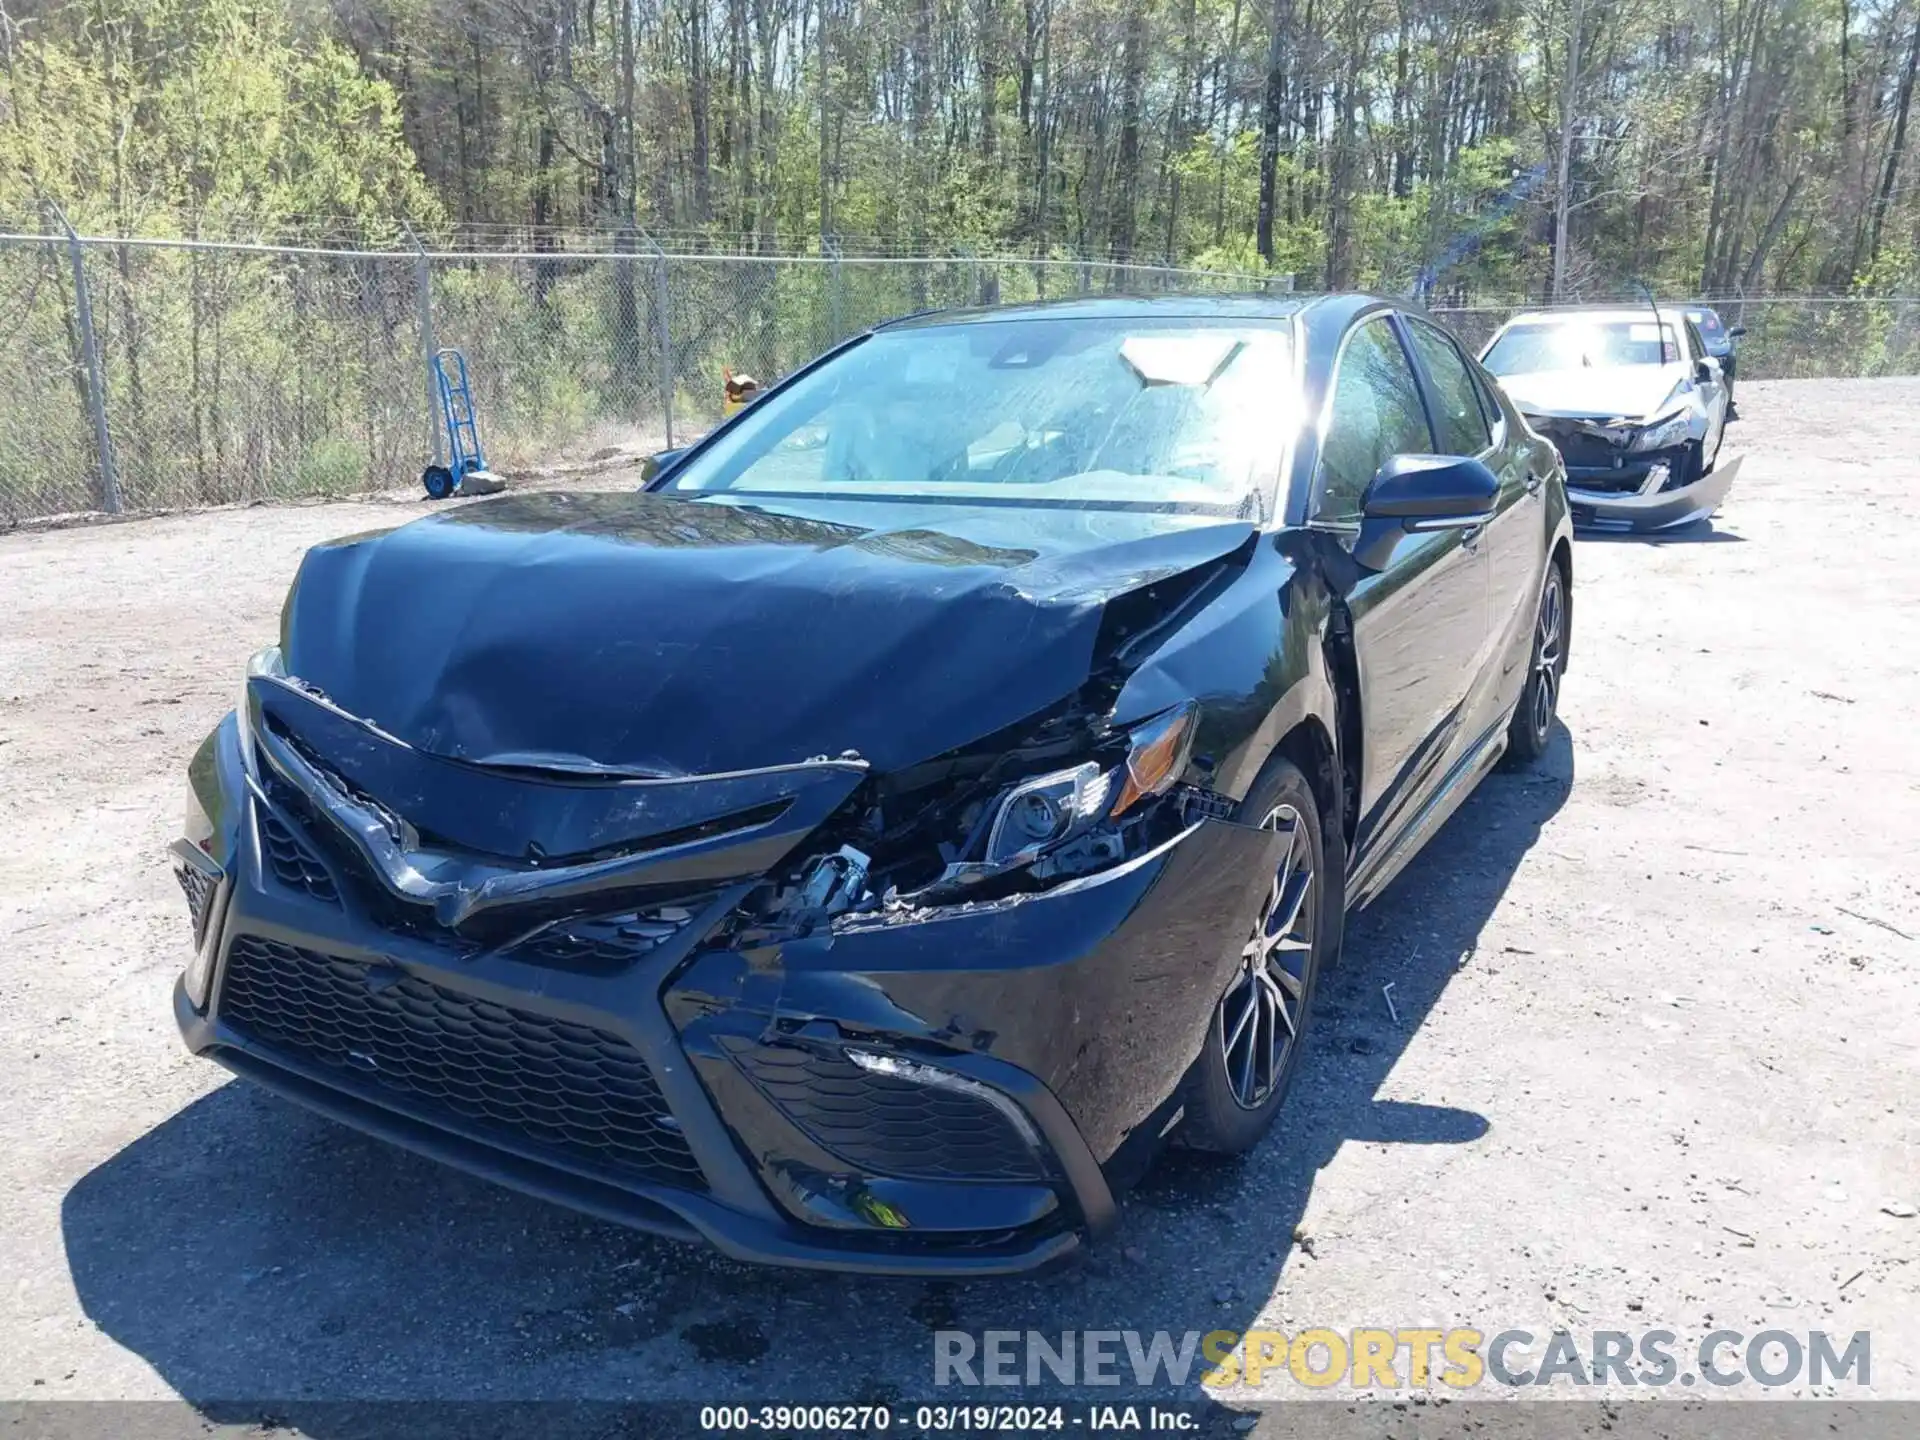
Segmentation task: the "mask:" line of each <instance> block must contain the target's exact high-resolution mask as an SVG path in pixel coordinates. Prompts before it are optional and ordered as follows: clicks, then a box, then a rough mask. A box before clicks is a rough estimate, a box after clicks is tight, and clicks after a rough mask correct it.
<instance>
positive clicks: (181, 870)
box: [173, 865, 213, 948]
mask: <svg viewBox="0 0 1920 1440" xmlns="http://www.w3.org/2000/svg"><path fill="white" fill-rule="evenodd" d="M173 877H174V879H176V880H178V881H179V882H180V889H181V890H182V891H183V892H184V893H185V894H186V897H187V915H188V917H189V918H190V919H191V920H192V921H193V943H194V945H195V947H196V948H197V947H198V946H199V944H200V942H201V941H202V940H204V939H205V938H206V934H207V906H208V904H209V903H210V902H211V901H212V900H213V877H212V876H211V875H209V874H207V872H206V871H204V870H202V869H200V868H199V867H198V866H196V865H176V866H174V868H173Z"/></svg>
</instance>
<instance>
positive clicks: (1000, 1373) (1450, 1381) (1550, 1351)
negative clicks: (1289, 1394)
mask: <svg viewBox="0 0 1920 1440" xmlns="http://www.w3.org/2000/svg"><path fill="white" fill-rule="evenodd" d="M1872 1358H1873V1356H1872V1337H1871V1336H1870V1334H1869V1333H1868V1332H1867V1331H1864V1330H1856V1331H1854V1332H1853V1333H1852V1334H1850V1335H1847V1336H1844V1337H1842V1336H1836V1335H1830V1334H1828V1333H1827V1332H1826V1331H1824V1330H1812V1331H1808V1332H1806V1333H1805V1334H1804V1335H1803V1334H1796V1333H1795V1332H1793V1331H1789V1330H1759V1331H1755V1332H1753V1333H1752V1334H1748V1333H1747V1332H1745V1331H1741V1330H1713V1331H1710V1332H1708V1333H1707V1334H1705V1335H1702V1336H1700V1337H1698V1338H1697V1339H1683V1338H1682V1337H1681V1336H1679V1335H1678V1334H1676V1333H1675V1332H1674V1331H1671V1330H1640V1331H1627V1330H1595V1331H1593V1332H1591V1333H1589V1334H1585V1335H1576V1334H1575V1333H1574V1332H1572V1331H1570V1330H1552V1331H1546V1332H1536V1331H1531V1330H1499V1331H1494V1332H1492V1333H1488V1332H1485V1331H1481V1330H1472V1329H1464V1328H1462V1329H1452V1330H1440V1329H1417V1328H1396V1329H1386V1328H1372V1327H1361V1328H1357V1329H1353V1330H1344V1331H1342V1330H1331V1329H1321V1328H1314V1329H1307V1330H1300V1331H1297V1332H1295V1333H1293V1334H1287V1333H1286V1332H1283V1331H1279V1330H1248V1331H1246V1332H1245V1333H1242V1332H1240V1331H1237V1330H1212V1331H1206V1332H1202V1331H1198V1330H1187V1331H1183V1332H1172V1331H1166V1330H1156V1331H1154V1332H1152V1333H1151V1334H1148V1333H1146V1332H1144V1331H1139V1330H1065V1331H1060V1332H1057V1333H1052V1334H1044V1333H1042V1332H1040V1331H1037V1330H1025V1331H1022V1330H983V1331H980V1332H978V1333H975V1332H972V1331H966V1330H938V1331H935V1332H934V1336H933V1383H934V1384H935V1385H943V1386H944V1385H974V1386H978V1385H1043V1384H1057V1385H1128V1384H1131V1385H1137V1386H1141V1387H1147V1386H1156V1385H1172V1386H1179V1385H1185V1384H1187V1383H1189V1381H1190V1380H1192V1379H1195V1378H1197V1379H1198V1381H1199V1383H1200V1384H1202V1385H1206V1386H1209V1387H1214V1388H1223V1387H1232V1386H1242V1385H1244V1386H1247V1387H1249V1388H1253V1387H1259V1386H1267V1385H1274V1384H1297V1385H1304V1386H1307V1387H1308V1388H1311V1389H1320V1388H1324V1387H1327V1386H1333V1385H1341V1384H1346V1385H1350V1386H1352V1387H1353V1388H1356V1389H1386V1390H1399V1389H1403V1388H1412V1389H1425V1388H1428V1387H1430V1386H1433V1385H1441V1386H1446V1387H1448V1388H1450V1389H1454V1390H1467V1389H1472V1388H1474V1387H1476V1386H1482V1385H1502V1386H1508V1387H1514V1388H1518V1387H1542V1386H1596V1385H1614V1386H1653V1387H1656V1388H1657V1387H1666V1386H1675V1387H1699V1386H1706V1387H1709V1388H1719V1389H1729V1388H1731V1387H1734V1386H1753V1385H1757V1386H1764V1387H1767V1388H1770V1389H1771V1388H1777V1387H1779V1386H1783V1385H1800V1384H1806V1385H1826V1384H1836V1383H1841V1382H1846V1383H1850V1384H1852V1385H1855V1386H1858V1387H1860V1388H1862V1389H1865V1388H1867V1387H1869V1386H1870V1385H1871V1384H1872Z"/></svg>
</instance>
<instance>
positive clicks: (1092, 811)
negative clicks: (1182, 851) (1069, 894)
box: [966, 703, 1198, 874]
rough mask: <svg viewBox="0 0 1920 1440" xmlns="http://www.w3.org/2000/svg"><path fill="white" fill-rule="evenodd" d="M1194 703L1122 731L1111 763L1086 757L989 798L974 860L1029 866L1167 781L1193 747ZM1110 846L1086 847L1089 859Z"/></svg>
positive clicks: (1105, 824)
mask: <svg viewBox="0 0 1920 1440" xmlns="http://www.w3.org/2000/svg"><path fill="white" fill-rule="evenodd" d="M1197 714H1198V707H1196V706H1195V705H1193V704H1191V703H1188V704H1186V705H1181V706H1178V707H1176V708H1174V709H1172V710H1169V711H1166V712H1165V713H1164V714H1161V715H1157V716H1155V717H1154V718H1153V719H1151V720H1148V721H1145V722H1143V723H1142V724H1139V725H1136V726H1134V727H1133V729H1132V730H1130V731H1128V732H1127V754H1126V758H1125V759H1124V760H1123V761H1122V762H1121V763H1120V764H1119V765H1117V766H1114V767H1112V768H1111V769H1108V768H1105V767H1103V766H1101V765H1100V764H1099V763H1097V762H1095V761H1092V760H1089V761H1086V762H1084V763H1082V764H1079V765H1076V766H1074V767H1073V768H1072V769H1069V770H1056V771H1054V772H1052V773H1051V774H1047V775H1040V776H1036V777H1035V778H1033V779H1031V780H1023V781H1021V782H1020V783H1019V784H1017V785H1015V786H1013V787H1012V788H1011V789H1009V790H1007V791H1005V792H1004V793H1002V794H1001V796H1000V797H999V799H998V800H997V801H996V802H995V805H994V810H993V824H992V826H991V827H990V828H989V830H988V832H987V842H986V849H985V853H984V854H983V855H982V856H981V858H980V860H979V861H978V862H976V865H975V866H970V867H966V868H968V869H972V870H974V871H975V873H976V874H978V873H981V872H984V873H987V874H992V873H996V872H999V871H1004V870H1009V869H1013V868H1016V867H1018V866H1022V865H1030V864H1032V863H1034V862H1035V861H1037V860H1039V859H1041V858H1042V857H1043V856H1046V855H1049V854H1052V853H1055V852H1058V851H1060V850H1061V849H1062V848H1063V847H1066V846H1068V845H1069V844H1070V843H1071V842H1073V841H1076V840H1079V839H1082V838H1084V837H1089V836H1091V835H1093V833H1094V832H1095V831H1098V830H1102V829H1105V830H1107V831H1109V832H1111V831H1112V830H1113V828H1114V822H1117V821H1118V820H1119V819H1120V818H1121V817H1122V816H1123V815H1125V814H1128V813H1129V812H1134V811H1135V810H1136V807H1137V806H1138V805H1139V804H1140V802H1141V801H1143V800H1144V799H1146V798H1147V797H1149V796H1152V795H1161V794H1164V793H1166V791H1168V790H1169V789H1171V788H1172V787H1173V784H1174V782H1175V781H1177V780H1178V779H1179V778H1180V775H1181V773H1182V772H1183V771H1184V770H1185V769H1186V768H1187V762H1188V760H1189V759H1190V758H1191V756H1192V753H1193V730H1194V720H1195V718H1196V716H1197ZM1112 838H1113V842H1114V843H1113V844H1111V845H1107V846H1101V845H1095V846H1092V847H1088V856H1087V858H1088V859H1089V860H1092V861H1096V862H1097V861H1098V860H1101V859H1109V858H1118V856H1119V854H1120V853H1121V847H1120V845H1119V843H1118V837H1117V835H1115V836H1113V837H1112Z"/></svg>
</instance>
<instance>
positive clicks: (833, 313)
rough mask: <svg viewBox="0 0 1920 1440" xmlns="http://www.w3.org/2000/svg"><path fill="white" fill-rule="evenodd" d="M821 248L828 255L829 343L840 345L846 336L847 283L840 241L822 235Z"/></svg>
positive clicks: (833, 237)
mask: <svg viewBox="0 0 1920 1440" xmlns="http://www.w3.org/2000/svg"><path fill="white" fill-rule="evenodd" d="M820 248H821V249H822V250H824V251H826V253H827V343H828V344H829V345H838V344H839V343H840V341H841V339H842V338H843V337H844V336H845V334H846V327H845V324H844V321H845V311H846V303H845V302H846V296H845V294H844V286H845V283H846V282H845V280H844V278H843V277H842V275H841V273H840V241H839V239H838V238H837V237H835V236H832V235H822V236H821V237H820Z"/></svg>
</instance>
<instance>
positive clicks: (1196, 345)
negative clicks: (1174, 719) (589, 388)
mask: <svg viewBox="0 0 1920 1440" xmlns="http://www.w3.org/2000/svg"><path fill="white" fill-rule="evenodd" d="M1295 403H1296V402H1295V397H1294V383H1293V376H1292V370H1291V362H1290V354H1289V345H1288V334H1287V331H1286V330H1284V329H1281V328H1278V327H1272V326H1264V327H1263V326H1252V325H1248V326H1231V325H1220V326H1214V325H1192V324H1186V325H1158V326H1156V325H1142V324H1140V323H1139V322H1137V321H1134V322H1127V323H1113V322H1103V323H1100V322H1083V321H1070V320H1037V321H1027V322H1021V323H985V324H964V325H947V326H930V327H925V328H918V327H916V328H908V329H900V330H893V331H882V332H880V333H879V334H876V335H874V336H873V337H871V338H870V339H868V340H867V341H865V342H863V343H862V344H860V345H858V346H856V347H855V348H854V349H852V350H850V351H849V352H847V353H846V354H844V355H842V356H841V357H840V358H838V359H836V360H833V361H831V362H829V363H828V364H826V365H825V366H823V367H821V368H820V369H819V370H817V371H815V372H814V373H813V374H811V375H808V376H803V377H801V378H800V379H799V380H798V381H796V382H795V383H794V384H793V385H791V386H789V387H788V388H786V389H785V390H783V391H781V392H779V393H777V394H773V395H769V396H768V397H767V398H766V399H765V400H763V401H761V402H760V403H759V405H758V406H756V407H755V408H754V410H753V411H751V412H749V413H748V414H747V415H746V416H745V417H743V418H742V419H741V420H740V421H739V423H738V424H736V425H735V427H734V428H733V430H732V431H731V432H730V433H728V434H727V435H725V436H722V437H721V438H720V439H719V440H718V441H717V442H716V443H715V445H714V446H713V448H711V449H710V450H708V451H707V452H706V453H705V454H703V455H701V456H700V457H699V458H698V459H696V460H695V461H694V462H693V463H692V464H691V465H690V466H688V467H687V469H686V471H685V472H683V474H682V475H681V476H680V477H679V478H678V479H677V480H676V482H675V483H674V485H673V487H672V488H674V489H676V490H680V491H683V492H688V491H691V492H702V493H714V492H726V493H729V494H734V495H763V496H788V497H801V496H805V497H814V496H821V495H833V496H844V497H848V498H855V497H857V498H861V499H890V500H899V499H915V500H918V499H933V500H943V501H945V500H954V501H965V502H993V501H1005V502H1009V503H1018V504H1022V505H1033V504H1043V505H1044V504H1055V505H1064V506H1068V507H1072V508H1088V509H1094V508H1112V507H1120V508H1144V509H1155V510H1197V511H1206V512H1221V513H1228V514H1235V515H1243V516H1248V517H1264V516H1265V515H1267V514H1270V513H1271V509H1272V504H1273V495H1274V491H1275V487H1276V485H1277V483H1278V477H1279V467H1280V457H1281V452H1282V451H1283V450H1284V449H1285V441H1286V435H1287V433H1288V427H1289V425H1290V424H1291V423H1292V419H1293V416H1294V414H1295Z"/></svg>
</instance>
